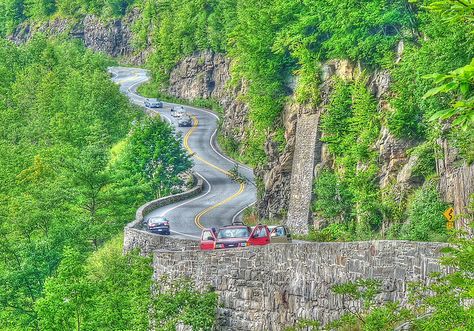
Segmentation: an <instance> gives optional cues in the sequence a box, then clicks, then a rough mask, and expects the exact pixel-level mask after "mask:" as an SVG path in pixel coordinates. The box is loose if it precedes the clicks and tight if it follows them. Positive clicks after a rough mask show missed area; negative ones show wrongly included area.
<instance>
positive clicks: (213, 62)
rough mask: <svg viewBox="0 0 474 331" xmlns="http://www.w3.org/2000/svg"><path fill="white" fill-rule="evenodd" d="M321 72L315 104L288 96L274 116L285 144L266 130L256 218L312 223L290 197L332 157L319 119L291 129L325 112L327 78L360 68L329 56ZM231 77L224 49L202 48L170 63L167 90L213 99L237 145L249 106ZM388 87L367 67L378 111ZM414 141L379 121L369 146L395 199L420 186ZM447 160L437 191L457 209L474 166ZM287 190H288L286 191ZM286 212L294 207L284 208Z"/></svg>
mask: <svg viewBox="0 0 474 331" xmlns="http://www.w3.org/2000/svg"><path fill="white" fill-rule="evenodd" d="M398 50H399V56H401V54H402V51H403V43H401V44H399V47H398ZM321 71H322V73H321V79H322V84H321V86H320V87H319V90H320V91H321V95H320V97H321V102H320V104H319V106H318V107H316V108H314V109H312V108H311V107H308V106H305V105H299V104H297V103H296V102H295V101H294V99H293V98H292V97H291V95H290V98H289V99H290V100H293V101H290V102H289V103H288V104H286V105H285V108H284V111H283V113H282V117H281V119H280V125H281V126H282V127H283V128H284V130H285V134H284V135H285V141H286V144H285V146H284V148H282V146H279V144H278V143H277V142H275V139H274V135H273V133H269V135H268V138H267V141H266V142H265V145H264V150H265V153H266V156H267V163H266V164H265V165H263V166H262V167H261V168H259V169H256V170H255V172H256V177H257V179H258V180H259V181H260V182H261V184H262V185H261V190H260V194H259V196H258V201H257V205H256V207H257V210H258V214H259V216H260V217H261V218H280V219H284V218H287V217H290V218H294V217H296V216H294V215H299V216H298V218H301V217H302V215H309V216H308V219H307V222H308V223H310V222H311V221H312V220H311V215H310V213H309V208H310V205H309V204H308V203H307V201H306V202H305V203H304V204H302V203H301V201H297V200H298V199H296V200H295V201H293V202H291V199H292V198H293V197H295V196H299V194H297V193H301V192H300V189H301V188H302V187H306V188H308V187H311V185H312V181H313V179H314V176H317V174H318V173H319V171H320V170H321V169H322V168H324V167H332V160H331V156H330V154H329V153H328V150H327V146H325V144H324V143H322V142H321V133H320V132H319V130H318V127H317V122H318V121H316V122H315V123H313V125H312V127H311V128H307V130H306V131H305V130H302V129H301V130H299V131H300V132H298V130H297V127H300V128H303V127H306V126H307V124H308V123H304V122H307V121H308V119H307V116H306V115H305V114H315V113H321V112H323V111H324V108H325V105H326V104H327V103H328V102H329V99H330V96H331V93H332V80H333V77H339V78H342V79H344V80H347V81H352V80H354V79H356V78H357V77H359V75H360V74H361V72H362V71H363V68H362V67H361V65H360V64H354V63H351V62H350V61H347V60H333V61H328V62H327V63H325V64H324V65H323V66H322V70H321ZM230 82H231V61H230V60H229V59H228V58H227V57H226V56H224V55H222V54H215V53H213V52H210V51H206V52H201V53H196V54H194V55H192V56H190V57H187V58H185V59H184V60H183V61H181V62H180V63H179V64H178V65H177V66H176V67H175V68H174V70H173V71H172V72H171V76H170V84H169V87H168V90H167V92H168V93H169V94H171V95H173V96H176V97H179V98H184V99H187V100H193V99H213V100H216V101H217V102H219V104H220V105H221V106H222V108H223V109H224V113H223V121H222V131H221V132H222V134H223V135H225V136H226V137H229V138H232V139H234V140H235V141H237V142H242V141H244V140H245V137H246V134H248V131H247V130H248V127H249V123H248V112H249V109H248V106H247V105H246V104H245V103H244V102H243V101H242V99H243V98H242V96H243V95H245V92H246V84H245V82H240V83H239V84H235V83H234V82H233V84H231V83H230ZM294 82H295V83H294V84H293V86H289V90H294V89H295V88H296V86H297V79H294ZM390 84H391V76H390V73H389V72H388V71H386V70H381V71H375V72H373V73H372V74H371V75H370V76H369V77H368V80H367V88H368V90H369V91H371V92H372V95H373V96H374V98H375V99H376V100H377V102H378V110H379V112H381V113H385V114H388V113H390V112H391V111H392V109H391V108H390V104H389V100H390V99H391V98H392V97H393V95H392V94H391V91H390ZM310 126H311V125H310ZM308 130H309V131H308ZM308 132H309V133H311V134H309V133H308ZM312 133H315V134H314V135H313V134H312ZM298 137H299V139H298ZM309 138H311V139H315V141H313V142H311V144H310V147H308V148H305V147H302V148H300V149H301V153H296V152H295V150H296V149H295V146H296V145H297V144H296V142H297V141H298V140H299V141H300V142H305V143H309V141H308V139H309ZM418 143H419V142H416V141H412V140H405V139H399V138H397V137H395V136H394V135H393V134H392V133H391V132H390V131H389V130H388V128H387V127H386V126H383V125H382V128H381V130H380V134H379V137H378V139H377V141H376V142H375V143H374V145H373V150H375V151H377V153H378V155H379V158H378V163H379V168H380V171H379V177H378V180H379V186H380V188H381V189H383V190H385V189H389V190H391V191H393V192H394V193H395V195H394V196H395V197H396V198H397V199H399V200H400V201H401V200H402V199H404V198H405V197H406V196H407V194H408V193H410V192H411V191H412V190H413V189H414V188H416V187H418V186H420V185H421V184H422V180H421V179H420V178H419V177H416V176H415V174H414V172H413V170H414V169H415V168H416V166H417V162H418V157H417V156H416V155H409V153H408V151H409V150H410V149H411V148H413V147H415V146H417V144H418ZM303 145H304V144H303ZM303 145H302V146H303ZM295 156H296V158H295ZM308 157H309V159H311V162H312V163H311V164H309V163H308V165H307V166H303V167H302V164H306V163H307V162H306V163H305V162H304V160H306V159H308ZM309 159H308V160H309ZM445 163H446V164H447V165H448V166H447V167H445V168H446V169H447V170H442V168H443V167H444V166H442V165H441V163H439V166H438V168H439V169H438V173H439V174H440V175H441V184H440V190H441V191H443V192H448V193H446V194H445V196H446V201H452V202H453V203H454V204H456V206H457V207H456V208H457V211H458V212H459V213H461V212H466V206H467V201H468V200H469V194H471V193H470V192H471V191H472V189H470V188H469V187H472V181H471V180H472V175H471V171H472V167H468V166H465V167H464V168H462V169H464V170H459V167H458V168H456V169H458V170H454V169H455V168H453V166H452V165H453V164H454V160H446V161H445ZM299 168H304V173H303V171H301V173H298V171H296V170H297V169H299ZM455 173H456V174H457V175H455ZM306 174H309V176H306ZM454 178H458V179H456V180H455V179H454ZM302 181H303V182H304V183H303V182H302ZM455 182H456V183H457V184H455ZM454 186H455V188H454ZM292 187H293V188H292ZM292 190H293V192H294V193H291V191H292ZM453 190H456V191H457V192H462V193H456V194H457V195H456V197H455V196H450V194H451V195H453V193H449V192H453ZM304 195H305V196H306V197H307V198H308V196H309V195H311V192H309V191H308V192H305V193H304ZM461 195H462V196H461ZM306 200H308V199H306ZM310 200H311V199H310V197H309V201H310ZM455 201H457V202H455ZM291 205H292V206H291ZM290 209H293V210H292V211H291V212H290V211H289V210H290ZM289 214H290V215H289ZM300 216H301V217H300Z"/></svg>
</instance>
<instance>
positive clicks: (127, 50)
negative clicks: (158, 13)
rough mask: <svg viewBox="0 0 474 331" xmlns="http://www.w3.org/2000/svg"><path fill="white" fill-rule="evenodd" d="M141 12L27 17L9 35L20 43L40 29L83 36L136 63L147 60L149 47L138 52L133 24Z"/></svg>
mask: <svg viewBox="0 0 474 331" xmlns="http://www.w3.org/2000/svg"><path fill="white" fill-rule="evenodd" d="M139 17H140V12H139V11H138V10H131V11H130V12H129V13H128V14H127V15H125V16H124V17H122V18H120V19H113V20H103V19H101V18H99V17H98V16H96V15H85V16H82V18H79V19H78V18H61V17H58V18H55V19H53V20H50V21H46V22H43V23H36V22H34V21H33V22H32V21H27V22H24V23H22V24H20V25H19V26H18V27H16V28H15V30H14V31H13V33H12V34H10V35H9V36H8V39H10V40H11V41H13V42H14V43H16V44H22V43H25V42H26V41H28V40H30V39H31V38H32V36H34V35H35V34H37V33H42V34H44V35H46V36H53V37H55V38H58V37H59V38H64V39H79V40H82V41H83V42H84V45H85V46H86V47H87V48H90V49H92V50H94V51H97V52H103V53H105V54H107V55H110V56H112V57H120V58H123V60H125V61H127V62H130V63H133V64H143V63H144V62H145V60H146V56H147V53H148V50H146V49H144V50H141V51H139V52H136V51H135V50H134V47H133V36H132V27H133V25H134V24H135V22H136V21H137V19H139Z"/></svg>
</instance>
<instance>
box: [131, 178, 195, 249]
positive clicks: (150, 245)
mask: <svg viewBox="0 0 474 331" xmlns="http://www.w3.org/2000/svg"><path fill="white" fill-rule="evenodd" d="M195 182H196V186H194V187H193V188H192V189H190V190H188V191H186V192H183V193H179V194H174V195H170V196H167V197H164V198H160V199H157V200H153V201H150V202H147V203H146V204H144V205H143V206H141V207H140V208H138V210H137V213H136V216H135V220H134V221H133V222H131V223H129V224H127V226H125V229H124V243H123V251H124V253H126V252H128V251H130V250H132V249H134V248H139V249H140V251H141V253H142V254H144V255H146V254H150V253H151V252H152V251H153V250H155V249H168V250H184V249H194V248H196V247H198V242H197V241H195V240H186V239H179V238H176V237H169V236H162V235H158V234H154V233H151V232H148V231H145V230H141V228H142V223H143V219H144V216H145V215H146V214H148V213H149V212H150V211H152V210H155V209H156V208H159V207H162V206H166V205H169V204H172V203H175V202H178V201H182V200H186V199H189V198H191V197H193V196H196V195H198V194H199V193H201V192H202V188H203V180H202V179H201V178H200V177H199V178H196V177H195Z"/></svg>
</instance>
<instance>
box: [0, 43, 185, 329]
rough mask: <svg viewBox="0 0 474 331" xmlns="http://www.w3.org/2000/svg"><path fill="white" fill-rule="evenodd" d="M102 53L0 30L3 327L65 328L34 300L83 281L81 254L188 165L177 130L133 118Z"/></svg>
mask: <svg viewBox="0 0 474 331" xmlns="http://www.w3.org/2000/svg"><path fill="white" fill-rule="evenodd" d="M109 64H110V62H109V61H108V60H106V59H105V58H104V57H103V56H101V55H97V54H93V53H92V52H90V51H86V50H85V49H84V48H83V46H80V45H79V44H75V43H64V44H61V43H58V42H51V41H47V40H46V39H45V38H43V37H41V36H38V37H37V38H35V39H33V40H32V41H31V42H30V43H29V44H27V45H24V46H21V47H16V46H13V45H12V44H10V43H8V42H6V41H4V40H1V41H0V73H2V74H1V75H0V91H1V92H0V123H2V126H1V129H0V155H2V157H1V158H0V182H1V184H2V185H1V187H0V201H1V204H0V242H1V243H0V329H1V330H27V329H35V328H37V327H38V326H39V325H40V324H41V325H43V323H45V324H44V325H46V326H45V327H44V328H45V329H50V327H49V326H48V325H52V324H56V323H59V324H58V325H63V326H64V327H65V328H69V326H70V325H71V324H69V323H72V322H70V321H66V320H64V321H63V318H64V316H63V317H58V319H59V318H60V319H61V322H59V320H49V321H46V320H43V317H41V314H42V313H41V311H42V309H43V308H37V303H38V300H40V301H39V302H48V301H51V302H54V300H59V299H58V296H64V295H66V294H67V292H68V291H69V292H75V291H82V290H84V291H86V292H87V291H89V290H88V288H87V287H83V284H82V280H81V279H80V277H79V276H77V277H79V278H77V279H76V274H78V275H80V274H81V273H83V269H82V268H83V267H81V266H80V265H77V264H78V263H76V262H77V261H79V260H81V261H84V260H85V256H87V255H88V254H90V253H91V252H92V251H94V250H97V249H98V248H99V247H100V246H101V244H102V243H103V242H105V241H107V240H108V239H110V238H111V237H112V236H115V235H116V234H117V233H120V232H121V231H122V230H123V226H124V224H126V223H127V222H129V221H130V220H132V219H133V216H134V214H135V210H136V208H137V207H138V206H139V205H140V204H142V203H143V202H145V201H146V199H150V198H154V197H156V196H162V195H165V194H167V193H168V192H170V191H173V190H176V189H178V187H179V186H180V185H181V184H182V174H183V172H185V171H186V170H187V169H188V168H189V167H190V162H189V159H188V158H187V156H186V155H185V152H184V150H183V148H182V147H181V146H180V144H179V141H178V140H177V138H176V137H175V135H174V132H173V131H172V130H171V129H170V128H169V127H168V126H167V125H165V124H164V123H162V122H161V121H159V120H158V119H153V120H142V119H140V114H142V112H141V111H140V110H139V109H138V108H135V107H133V106H131V105H130V103H129V102H128V100H127V98H126V97H125V96H123V95H121V94H120V93H119V90H118V88H117V86H115V85H114V84H113V83H112V82H111V81H110V77H109V75H108V74H107V72H106V67H107V66H108V65H109ZM132 123H134V124H132ZM170 153H172V154H173V158H169V159H168V160H167V162H166V163H163V162H157V161H160V159H159V157H157V155H168V154H170ZM160 167H165V168H166V170H167V171H164V170H163V169H161V168H160ZM65 247H68V249H66V248H65ZM69 263H72V264H76V265H75V266H74V267H71V268H69V266H68V264H69ZM59 265H64V267H63V268H59V269H58V271H57V272H56V270H57V268H58V266H59ZM56 273H57V278H54V279H55V280H54V281H53V280H52V281H48V282H46V293H44V292H43V289H44V288H45V287H44V286H45V280H46V279H47V278H48V277H50V276H54V275H55V274H56ZM69 281H70V284H68V286H63V285H61V284H62V283H64V282H69ZM58 284H59V285H58ZM69 285H70V286H69ZM55 289H57V290H58V292H55ZM130 290H132V288H130ZM61 291H64V292H61ZM87 293H88V292H87ZM42 297H44V299H41V298H42ZM104 300H105V299H104ZM82 304H83V303H81V302H76V301H71V305H66V306H64V307H58V308H57V309H58V312H57V313H58V314H59V315H61V314H62V315H64V314H66V313H67V312H69V313H70V312H72V311H77V310H80V309H81V305H82ZM103 304H104V305H105V304H106V302H104V303H103ZM109 304H110V303H109ZM38 309H39V310H38ZM48 315H50V314H49V313H48ZM53 315H54V314H53ZM53 315H51V318H56V317H54V316H53ZM62 315H61V316H62ZM40 317H41V318H40ZM104 318H106V317H104ZM107 318H111V317H110V316H109V317H107ZM129 318H131V317H129ZM48 323H49V324H48ZM63 323H64V324H63ZM130 323H131V322H130ZM94 329H95V328H94Z"/></svg>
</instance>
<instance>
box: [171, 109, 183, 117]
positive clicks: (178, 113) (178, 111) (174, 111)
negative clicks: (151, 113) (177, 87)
mask: <svg viewBox="0 0 474 331" xmlns="http://www.w3.org/2000/svg"><path fill="white" fill-rule="evenodd" d="M170 112H171V116H173V117H177V118H180V117H183V116H184V115H186V111H185V110H184V108H183V107H182V106H180V107H177V108H174V107H171V110H170Z"/></svg>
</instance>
